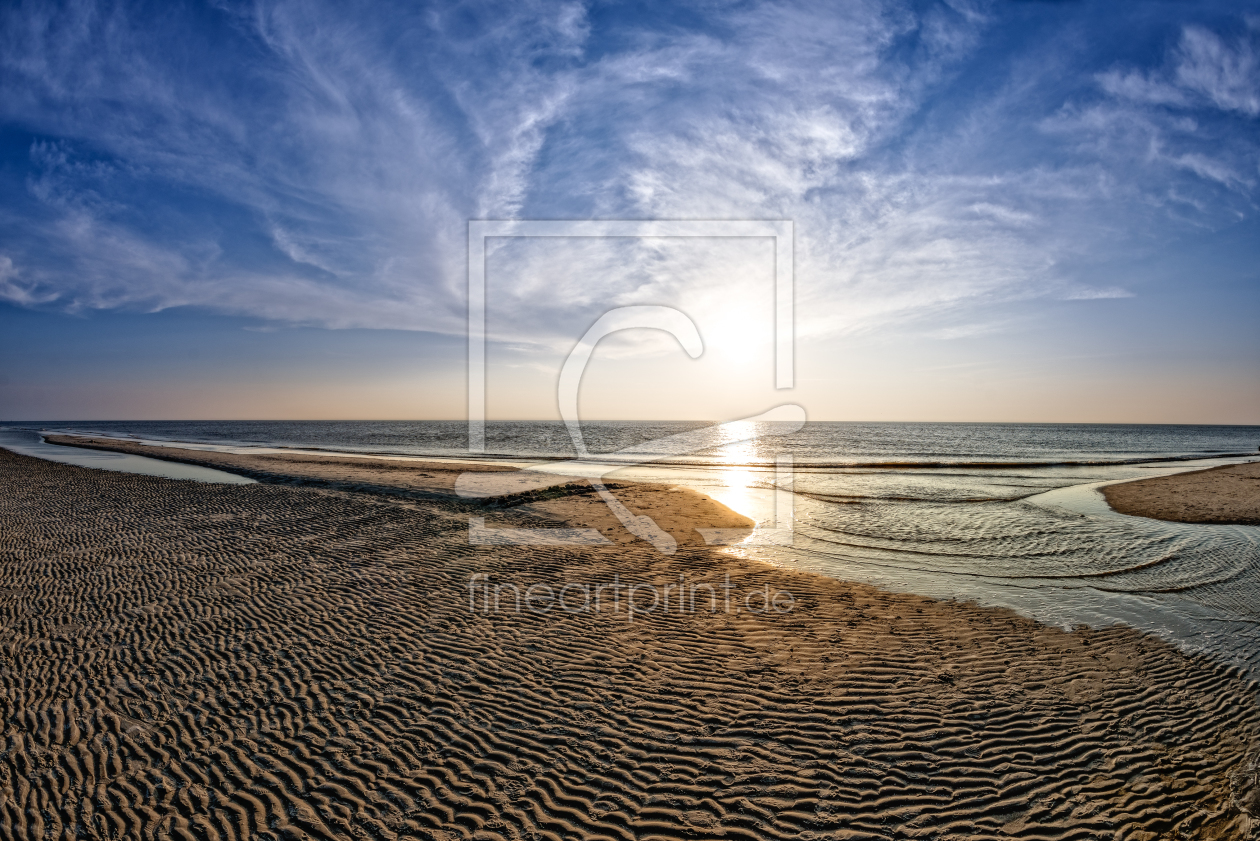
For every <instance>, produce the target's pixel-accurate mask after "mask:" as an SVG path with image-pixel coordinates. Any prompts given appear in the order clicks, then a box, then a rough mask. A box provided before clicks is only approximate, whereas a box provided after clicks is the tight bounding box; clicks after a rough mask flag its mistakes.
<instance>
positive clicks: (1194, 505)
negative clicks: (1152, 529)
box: [1101, 461, 1260, 526]
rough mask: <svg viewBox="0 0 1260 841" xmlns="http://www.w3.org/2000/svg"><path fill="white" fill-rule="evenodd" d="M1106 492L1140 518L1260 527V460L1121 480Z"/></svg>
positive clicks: (1117, 507)
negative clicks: (1125, 480)
mask: <svg viewBox="0 0 1260 841" xmlns="http://www.w3.org/2000/svg"><path fill="white" fill-rule="evenodd" d="M1101 490H1102V494H1103V496H1104V497H1105V498H1106V500H1107V504H1108V505H1110V506H1111V508H1112V509H1113V510H1115V511H1117V512H1119V513H1121V514H1128V515H1130V516H1134V517H1147V518H1149V519H1153V520H1164V521H1166V522H1177V523H1203V524H1212V525H1246V526H1257V525H1260V461H1253V462H1248V463H1246V464H1229V465H1223V466H1220V467H1211V468H1208V469H1206V470H1195V471H1191V472H1186V473H1177V474H1174V475H1172V476H1152V477H1151V478H1149V479H1137V480H1134V481H1130V482H1119V483H1116V484H1112V485H1107V486H1106V487H1104V488H1102V489H1101Z"/></svg>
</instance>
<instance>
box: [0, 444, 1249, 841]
mask: <svg viewBox="0 0 1260 841" xmlns="http://www.w3.org/2000/svg"><path fill="white" fill-rule="evenodd" d="M343 467H345V466H344V465H343ZM0 474H3V480H4V484H5V486H6V487H8V488H10V489H11V491H10V492H9V493H7V494H6V495H4V496H3V497H0V525H2V526H3V528H0V569H3V571H4V580H3V581H0V586H3V588H4V589H3V591H0V594H2V596H3V597H2V598H0V618H2V619H3V624H4V627H3V630H2V631H0V645H2V650H0V653H2V654H3V655H4V656H5V657H6V658H7V661H6V664H5V669H4V670H3V671H2V672H0V690H3V691H2V692H0V706H3V707H4V708H5V712H6V713H7V718H8V720H9V721H10V722H12V723H13V726H15V727H16V729H14V730H11V731H10V733H9V735H8V736H7V745H8V750H7V752H5V753H4V754H3V755H0V773H3V774H5V775H7V779H10V780H14V779H23V778H27V779H29V785H24V786H22V787H20V788H12V789H10V791H12V792H14V793H13V794H9V795H6V796H5V797H4V798H3V799H0V825H3V826H5V827H6V832H7V833H8V834H10V835H15V836H16V835H27V834H32V833H33V830H34V827H33V824H32V821H34V820H35V818H34V817H33V815H40V814H42V815H43V817H42V818H40V820H42V821H43V824H42V827H41V828H42V829H43V830H44V831H45V832H47V833H48V834H49V835H60V834H62V833H63V830H65V829H66V828H68V827H70V826H73V825H75V824H78V825H80V826H91V827H93V828H95V829H96V830H97V831H100V830H103V829H104V828H110V827H113V828H114V829H115V830H116V831H120V832H123V833H124V834H126V833H128V832H133V831H134V832H140V831H141V828H142V827H143V826H151V827H152V826H156V827H157V829H158V832H159V834H163V833H169V834H185V833H192V837H198V836H200V835H201V834H203V831H204V830H211V829H214V831H217V832H219V833H220V834H223V833H224V832H226V831H230V832H231V833H232V834H234V835H235V836H236V837H244V836H248V835H253V834H254V833H268V832H277V833H280V834H282V835H285V834H287V835H290V836H294V837H302V836H303V835H306V836H310V837H338V836H345V835H349V834H352V833H356V832H361V831H367V832H370V833H371V834H374V835H380V836H384V837H398V838H405V837H445V838H450V839H454V838H457V837H466V836H468V835H469V834H473V833H478V832H479V833H481V834H482V835H484V836H485V837H504V838H509V837H518V836H529V835H532V834H537V835H540V836H543V837H551V838H557V839H560V838H564V839H568V838H586V837H596V836H598V837H618V838H620V837H625V838H629V837H634V836H637V837H647V836H652V837H679V836H687V835H691V836H702V837H726V838H765V837H784V836H788V835H793V836H797V837H802V838H806V837H816V838H824V837H826V838H831V837H851V838H860V837H889V836H890V835H892V834H896V833H901V834H903V835H905V836H907V837H935V836H937V835H940V834H942V833H944V834H946V835H949V836H950V837H957V838H971V837H974V838H992V837H1001V836H1002V835H1004V834H1005V835H1029V834H1038V830H1039V828H1041V829H1045V830H1046V831H1050V832H1053V834H1063V833H1068V834H1071V833H1086V834H1097V835H1099V836H1102V837H1115V836H1116V835H1120V834H1123V835H1126V836H1132V837H1148V836H1145V835H1142V834H1141V833H1145V832H1154V833H1168V832H1172V831H1174V830H1175V831H1179V832H1181V833H1182V837H1188V838H1208V837H1239V838H1243V837H1247V836H1248V835H1249V833H1251V832H1252V831H1253V830H1254V829H1255V828H1257V827H1260V821H1257V820H1256V819H1255V817H1254V816H1256V815H1257V813H1260V800H1257V797H1258V796H1260V795H1257V793H1256V789H1255V785H1254V780H1253V779H1252V777H1253V776H1254V772H1253V771H1248V767H1249V763H1252V762H1253V761H1254V758H1255V757H1256V756H1257V754H1256V751H1257V748H1258V747H1260V708H1258V707H1257V703H1256V698H1255V689H1254V685H1246V684H1244V683H1243V682H1242V681H1241V680H1239V678H1238V676H1237V673H1236V672H1233V671H1231V670H1228V669H1226V668H1223V667H1221V666H1218V665H1216V664H1214V663H1211V662H1210V661H1207V660H1205V659H1203V658H1200V657H1192V656H1188V655H1185V654H1182V653H1181V652H1178V651H1177V650H1176V649H1174V648H1173V647H1172V646H1169V645H1167V644H1165V643H1162V642H1160V641H1159V640H1157V639H1155V638H1153V637H1150V636H1148V635H1144V634H1141V633H1139V632H1137V631H1135V630H1133V629H1130V628H1127V627H1123V626H1115V627H1110V628H1104V629H1097V630H1089V629H1081V630H1077V631H1075V632H1072V633H1068V632H1065V631H1063V630H1061V629H1057V628H1051V627H1047V626H1043V625H1038V624H1037V623H1035V622H1033V621H1031V620H1028V619H1024V618H1021V617H1019V616H1018V615H1016V614H1014V613H1012V612H1011V611H1007V610H1001V609H986V608H979V607H976V606H974V605H968V604H960V603H955V602H941V601H934V600H931V599H927V598H923V597H918V596H911V595H899V594H893V593H888V592H885V591H881V590H878V589H876V588H874V587H869V586H865V585H859V584H852V583H847V582H843V581H838V580H835V579H830V578H826V577H824V576H818V575H811V574H808V573H802V572H795V571H791V570H785V569H780V568H777V567H774V566H770V565H767V564H762V563H758V562H753V561H746V560H741V559H739V558H736V557H734V556H732V555H729V554H724V553H720V552H717V551H714V550H712V549H709V548H706V547H703V546H701V545H697V544H694V543H692V544H687V545H682V546H680V548H679V551H678V553H677V554H676V555H674V556H671V557H665V556H662V555H660V554H658V553H656V552H655V551H653V550H651V549H650V548H649V547H647V546H646V544H642V543H639V544H635V543H633V542H627V543H616V544H614V545H611V546H596V547H580V548H574V547H519V546H512V547H508V546H480V547H474V546H469V545H468V543H467V513H466V512H465V511H459V510H456V508H455V507H454V506H453V505H451V504H450V503H449V502H437V501H431V500H421V499H410V500H409V499H400V498H394V497H388V496H381V495H373V494H368V493H356V492H348V491H344V490H336V489H331V488H318V487H314V488H301V487H292V486H286V485H283V484H255V485H240V486H212V485H204V484H198V483H194V482H174V481H168V480H163V479H155V478H151V477H145V476H133V475H128V474H122V473H113V474H106V473H104V472H103V471H92V470H88V469H84V468H76V467H69V466H65V465H59V464H53V463H49V462H42V461H38V460H36V459H30V458H27V457H23V456H16V455H12V454H10V453H7V452H0ZM655 492H657V491H656V490H654V489H651V488H648V490H647V491H645V492H644V493H645V496H644V499H643V500H642V504H643V505H645V506H647V505H650V504H652V498H651V497H650V496H649V494H651V493H655ZM583 498H586V499H589V496H585V497H584V496H582V495H579V496H568V497H563V498H555V499H552V500H548V501H546V503H547V504H550V505H554V506H561V505H569V504H572V503H573V502H574V501H576V500H581V499H583ZM655 499H656V500H657V502H659V501H660V497H659V496H658V497H656V498H655ZM600 505H601V506H602V503H600ZM528 508H529V505H523V506H513V507H509V508H506V509H502V510H499V511H494V512H490V513H488V514H487V518H488V519H487V521H488V522H490V521H491V520H493V521H494V522H496V523H498V524H501V525H521V524H528V523H534V524H537V523H538V522H540V521H541V520H542V519H545V517H544V516H543V514H544V513H545V512H537V511H530V510H528ZM558 510H559V509H558ZM551 516H552V517H555V516H557V513H556V512H552V514H551ZM477 575H482V576H487V577H488V580H489V581H491V582H494V583H496V584H498V585H501V586H506V585H508V584H513V583H514V584H519V585H522V586H526V585H528V584H529V583H530V582H533V583H546V584H549V585H552V586H553V587H558V586H563V584H564V583H572V582H602V581H610V580H612V579H613V578H614V576H619V578H620V580H621V581H623V582H643V583H651V584H653V585H655V586H657V587H659V588H664V587H665V586H667V585H668V584H669V583H671V582H676V581H678V580H679V577H680V576H682V577H683V579H684V580H686V581H687V582H711V583H714V584H717V583H718V582H720V581H721V580H722V579H723V577H724V576H726V577H728V578H729V580H733V581H734V582H736V584H737V586H738V587H739V588H740V589H739V591H738V592H739V593H741V594H743V593H751V592H756V591H758V590H759V588H762V587H763V586H764V587H766V588H768V590H772V591H775V592H778V591H785V592H791V593H792V594H793V597H794V603H793V608H792V609H791V610H790V611H788V612H785V613H782V614H779V613H770V612H767V613H750V612H748V611H741V612H739V613H732V612H727V611H725V610H715V611H709V610H705V609H700V610H695V611H692V612H686V611H676V610H675V611H671V612H669V613H665V612H663V611H661V610H659V609H658V610H655V611H648V612H647V613H646V614H645V615H642V616H638V617H635V621H633V622H631V621H628V619H627V618H626V617H625V616H624V615H616V614H613V613H608V612H602V611H601V612H593V611H586V612H565V611H563V610H558V609H553V610H551V611H548V612H545V613H538V612H530V611H528V610H524V611H521V612H519V613H518V612H515V611H513V610H511V609H501V610H498V611H495V610H489V609H482V607H483V605H482V603H481V602H478V601H477V600H476V596H477V595H478V592H477V590H476V585H475V584H474V586H472V587H470V586H469V583H470V581H472V580H473V577H474V576H477ZM470 595H471V600H470ZM470 604H472V605H473V607H472V609H470ZM487 604H488V603H487ZM701 604H702V607H703V604H704V603H703V601H702V602H701ZM719 604H720V602H719ZM37 676H38V677H37ZM1205 710H1208V711H1211V714H1210V715H1207V716H1205V715H1204V711H1205ZM41 722H53V723H54V726H53V727H52V728H51V729H50V728H49V727H47V726H44V725H43V724H41ZM1249 757H1250V758H1249ZM32 767H47V768H48V769H49V770H48V771H47V772H39V773H35V774H34V775H30V774H29V773H28V771H29V769H30V768H32ZM89 793H90V794H89ZM36 804H41V805H40V806H39V807H38V808H37V807H36ZM242 804H248V805H247V806H246V808H244V809H241V808H240V807H241V805H242ZM40 810H43V811H42V812H41V811H40ZM1248 810H1249V811H1248ZM216 827H218V829H215V828H216ZM811 833H812V836H811ZM1152 837H1153V836H1152Z"/></svg>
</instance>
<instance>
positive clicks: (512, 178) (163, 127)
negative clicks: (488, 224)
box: [0, 0, 1260, 348]
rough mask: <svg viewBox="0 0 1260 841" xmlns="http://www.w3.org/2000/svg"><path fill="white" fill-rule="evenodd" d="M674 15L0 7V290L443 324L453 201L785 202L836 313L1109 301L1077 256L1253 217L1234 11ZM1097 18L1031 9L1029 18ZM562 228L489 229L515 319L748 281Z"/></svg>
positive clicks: (574, 210) (452, 303)
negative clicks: (1161, 25) (1078, 38)
mask: <svg viewBox="0 0 1260 841" xmlns="http://www.w3.org/2000/svg"><path fill="white" fill-rule="evenodd" d="M677 14H678V16H677V17H674V16H673V12H671V11H667V10H664V9H662V10H659V13H653V14H644V15H640V16H634V15H631V14H630V12H629V11H628V10H627V9H625V8H622V7H620V6H615V5H614V6H599V5H594V6H588V5H586V4H583V3H576V2H572V3H542V2H538V3H517V4H449V5H437V6H431V7H412V6H402V7H398V8H387V7H383V6H380V5H377V4H356V3H350V4H333V3H300V4H299V3H295V2H289V1H288V0H274V2H273V1H272V0H265V1H263V0H260V2H258V3H253V4H236V3H226V2H225V3H221V4H218V5H216V6H214V7H212V8H210V9H202V10H193V9H182V10H177V11H170V12H168V13H165V14H162V15H152V14H148V13H146V12H145V11H144V10H142V9H140V8H138V7H135V8H133V7H130V6H127V5H125V4H119V5H99V6H97V5H91V4H67V5H63V6H52V5H46V4H38V5H33V6H25V7H17V6H14V7H10V8H8V9H6V10H5V11H3V12H0V92H3V97H2V98H0V117H2V118H3V121H4V124H5V125H6V126H7V127H8V128H9V129H10V130H12V131H15V132H20V133H22V135H23V136H25V137H27V138H29V142H28V143H26V145H25V146H24V149H25V159H24V160H21V161H18V162H16V163H15V164H14V168H13V169H17V170H21V171H22V172H23V174H22V176H21V178H20V179H19V181H20V184H16V183H15V186H17V187H18V188H19V189H18V190H16V191H12V192H11V195H12V196H13V198H11V199H8V200H6V202H5V206H4V207H3V208H2V209H0V234H2V235H3V237H4V252H5V254H6V255H7V256H5V258H4V259H5V261H6V262H4V263H3V264H2V268H3V271H2V272H0V298H3V299H5V300H8V301H12V302H15V303H19V304H22V305H26V306H36V305H39V306H58V307H63V308H65V309H68V310H74V309H76V308H77V309H83V308H134V309H148V310H155V309H162V308H167V307H175V306H197V307H205V308H210V309H214V310H218V311H222V312H228V313H234V314H244V315H251V316H257V317H260V318H263V319H269V320H274V321H276V322H278V323H286V322H287V323H300V324H316V325H324V326H329V327H354V326H361V327H382V328H385V327H388V328H402V329H422V330H435V331H442V332H452V333H454V332H459V331H460V330H461V329H462V326H463V305H464V301H463V289H462V286H463V278H464V272H465V264H464V259H465V258H464V243H465V224H466V220H468V219H470V218H511V217H524V218H584V217H596V218H651V217H660V218H763V219H764V218H789V219H793V220H795V221H796V230H797V236H798V240H797V279H798V299H799V303H800V307H799V312H800V330H801V332H802V334H803V335H807V336H808V335H815V336H821V335H831V334H836V333H846V332H860V331H864V330H872V329H876V328H878V327H879V326H881V325H884V324H888V323H890V322H897V321H907V320H911V321H913V320H922V319H925V318H931V317H933V316H935V315H940V314H944V313H957V312H959V311H963V310H966V309H967V308H969V307H974V306H980V305H984V304H988V303H992V302H994V301H1004V300H1016V299H1027V298H1036V297H1054V298H1062V297H1065V296H1066V297H1076V298H1082V299H1087V298H1102V297H1119V296H1120V294H1121V293H1123V294H1129V293H1128V292H1124V290H1117V289H1111V288H1108V287H1106V286H1101V287H1100V286H1098V285H1096V284H1093V283H1090V282H1086V281H1083V280H1080V279H1078V278H1076V277H1075V276H1074V275H1073V271H1074V270H1075V269H1073V268H1072V267H1077V266H1080V265H1081V264H1082V263H1083V262H1084V261H1087V260H1088V259H1089V258H1090V256H1091V255H1092V256H1093V257H1094V258H1097V256H1098V255H1099V254H1108V255H1114V254H1115V253H1118V252H1121V251H1123V250H1124V249H1133V248H1140V247H1141V243H1142V242H1144V241H1147V240H1149V238H1150V237H1151V233H1152V230H1154V229H1155V228H1159V229H1160V230H1165V231H1176V230H1181V229H1183V228H1185V227H1186V226H1187V225H1212V224H1217V221H1218V220H1220V219H1223V218H1227V217H1228V218H1237V216H1238V214H1249V213H1253V212H1254V209H1255V207H1254V203H1255V189H1256V180H1257V177H1258V176H1260V172H1258V170H1257V144H1256V140H1255V137H1256V136H1255V133H1254V119H1255V117H1256V116H1257V114H1258V113H1260V99H1258V97H1260V93H1258V90H1260V88H1258V83H1257V72H1258V71H1257V54H1258V53H1257V44H1258V43H1260V41H1258V40H1257V38H1258V36H1257V24H1256V22H1255V21H1254V20H1251V19H1245V20H1243V21H1242V22H1241V23H1240V24H1239V26H1237V27H1235V31H1234V32H1233V33H1232V34H1228V33H1224V34H1223V33H1222V32H1221V31H1220V30H1218V29H1213V28H1212V27H1210V26H1208V25H1207V24H1204V23H1200V22H1195V21H1192V20H1190V21H1186V20H1178V19H1171V18H1170V19H1169V20H1168V21H1167V22H1166V24H1165V28H1166V29H1167V32H1168V33H1169V40H1168V47H1167V49H1166V50H1165V51H1164V52H1163V53H1162V54H1160V55H1155V56H1149V57H1148V60H1146V61H1145V62H1141V61H1137V60H1135V59H1128V60H1125V61H1122V62H1118V61H1117V60H1116V59H1115V57H1114V56H1112V55H1110V54H1108V53H1106V52H1105V51H1102V50H1099V49H1095V50H1094V51H1092V52H1090V51H1087V50H1086V48H1085V47H1079V46H1072V47H1071V49H1079V50H1085V51H1084V52H1081V53H1080V54H1078V55H1075V56H1074V57H1073V59H1072V61H1073V62H1074V64H1073V65H1072V66H1071V67H1068V66H1067V65H1066V64H1065V63H1064V62H1063V61H1060V62H1059V63H1057V64H1056V63H1052V62H1045V61H1039V60H1038V59H1037V58H1035V57H1030V56H1028V55H1025V54H1024V53H1025V52H1026V51H1025V50H1024V49H1023V47H1021V46H1020V44H1022V43H1024V42H1023V41H1021V40H1020V38H1017V37H1015V36H1016V35H1019V34H1020V31H1019V30H1018V27H1017V24H1018V25H1027V24H1019V21H1022V20H1025V18H1027V16H1028V15H1030V14H1032V13H1030V12H1026V11H1022V12H1019V14H1018V15H1017V14H1016V13H1015V12H1013V11H1012V10H1011V9H1010V8H1007V7H1003V6H994V5H991V4H985V3H974V4H972V3H964V2H954V3H949V4H945V3H942V4H924V5H918V4H916V5H913V6H911V5H909V4H902V3H898V2H875V0H867V1H866V2H855V3H846V4H831V3H809V2H797V3H774V2H763V3H753V4H746V5H741V6H739V7H738V8H735V9H733V10H729V11H725V12H721V11H718V10H717V9H716V8H710V7H706V6H697V7H694V8H690V9H686V10H677ZM1090 14H1092V12H1091V11H1090V10H1089V9H1088V8H1085V7H1080V8H1079V9H1077V8H1075V7H1074V8H1073V9H1067V8H1066V7H1065V8H1064V9H1063V10H1056V11H1055V12H1054V13H1053V14H1052V13H1050V12H1046V13H1045V16H1044V21H1043V22H1042V23H1040V24H1038V25H1039V26H1044V27H1046V31H1047V32H1048V33H1049V35H1048V36H1047V39H1042V40H1050V41H1052V40H1053V37H1052V36H1054V35H1055V32H1056V30H1054V27H1055V26H1059V25H1061V24H1059V23H1056V21H1062V20H1068V22H1069V24H1070V25H1071V26H1079V25H1081V24H1082V22H1083V18H1082V17H1080V16H1084V17H1088V15H1090ZM1019 15H1024V17H1022V18H1021V17H1019ZM1053 15H1060V16H1059V17H1054V16H1053ZM1064 15H1066V16H1067V17H1066V18H1064V17H1063V16H1064ZM1072 15H1076V16H1078V17H1077V18H1072V17H1071V16H1072ZM1017 18H1018V20H1017ZM1039 20H1040V19H1039ZM1085 22H1087V21H1085ZM1069 28H1070V27H1069ZM1068 40H1070V39H1067V38H1066V37H1065V38H1064V42H1066V41H1068ZM1060 46H1061V45H1060ZM1063 49H1068V48H1067V47H1063ZM1168 173H1174V174H1175V175H1176V178H1170V177H1169V175H1168ZM1178 179H1181V180H1178ZM1222 196H1227V197H1228V198H1226V199H1222V198H1221V197H1222ZM1161 226H1162V227H1161ZM555 245H556V244H555V243H552V244H543V245H539V244H534V245H530V244H517V245H512V246H503V247H502V248H500V249H498V250H496V251H494V252H493V255H496V256H493V259H494V260H497V261H498V262H495V263H492V264H491V266H492V270H493V271H492V282H493V281H494V278H495V277H498V278H499V279H500V281H501V282H502V284H503V288H502V289H501V290H500V294H501V298H500V302H501V303H500V307H499V309H500V317H499V318H498V320H497V321H496V322H495V323H496V325H497V327H496V329H497V330H498V335H499V336H500V337H501V338H503V339H504V340H506V341H513V342H520V343H524V344H525V345H529V344H530V343H533V344H534V345H536V346H538V347H544V348H555V347H558V346H559V344H560V343H561V342H562V341H564V337H566V336H567V337H569V338H570V340H571V338H572V334H573V331H574V330H580V329H581V326H583V325H584V324H588V323H589V321H590V320H591V318H592V317H593V315H594V314H596V313H597V312H598V310H599V309H600V308H601V307H607V306H610V305H614V304H621V303H641V302H653V303H672V304H677V305H683V306H686V307H692V308H697V309H703V310H706V311H714V308H715V307H716V308H718V309H720V308H721V307H722V306H726V305H727V303H729V301H731V300H746V301H750V302H755V301H758V300H760V299H759V298H758V297H757V296H758V295H760V294H761V293H760V291H759V290H761V289H762V288H763V287H764V283H765V268H766V259H767V258H766V255H765V253H764V249H760V248H759V247H758V246H756V245H755V244H753V245H747V246H745V245H734V244H731V243H707V244H706V243H693V244H681V243H668V242H640V243H577V244H575V243H569V244H567V245H565V248H566V249H568V250H563V249H561V250H559V251H558V250H556V248H555V247H553V246H555ZM495 271H497V272H498V274H497V275H495V274H494V272H495ZM1064 290H1069V291H1067V292H1065V291H1064ZM1070 290H1076V291H1070ZM750 306H757V305H756V304H750ZM492 315H493V313H492Z"/></svg>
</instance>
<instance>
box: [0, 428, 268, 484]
mask: <svg viewBox="0 0 1260 841" xmlns="http://www.w3.org/2000/svg"><path fill="white" fill-rule="evenodd" d="M0 447H3V448H4V449H6V450H11V451H12V452H15V453H20V454H22V455H25V456H34V457H36V458H42V459H45V460H47V461H56V462H60V463H61V464H73V465H77V466H79V467H95V468H97V469H99V470H117V471H119V472H122V473H141V474H144V475H145V476H163V477H165V478H167V479H192V480H194V481H197V482H214V483H219V484H224V485H249V484H253V482H254V480H253V479H246V478H245V477H244V476H236V475H234V474H232V473H225V472H223V471H222V470H214V469H212V468H209V467H198V466H197V465H194V464H177V463H176V462H173V461H162V460H160V459H156V458H146V457H145V456H133V455H129V454H127V453H109V452H105V451H104V450H85V449H83V448H81V447H61V446H57V445H56V444H49V443H46V442H45V441H44V439H43V438H42V437H40V435H39V434H38V433H37V432H33V431H31V430H29V429H12V428H4V427H0Z"/></svg>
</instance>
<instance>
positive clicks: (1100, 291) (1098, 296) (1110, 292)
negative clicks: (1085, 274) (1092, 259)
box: [1062, 286, 1133, 301]
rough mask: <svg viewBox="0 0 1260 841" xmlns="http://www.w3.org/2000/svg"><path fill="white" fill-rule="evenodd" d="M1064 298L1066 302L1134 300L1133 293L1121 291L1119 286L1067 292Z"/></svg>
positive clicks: (1125, 290)
mask: <svg viewBox="0 0 1260 841" xmlns="http://www.w3.org/2000/svg"><path fill="white" fill-rule="evenodd" d="M1062 297H1063V300H1065V301H1100V300H1107V299H1111V298H1132V297H1133V293H1132V292H1130V291H1129V290H1127V289H1121V288H1120V287H1119V286H1108V287H1105V288H1097V289H1089V288H1077V289H1071V290H1069V291H1067V292H1065V293H1064V294H1063V296H1062Z"/></svg>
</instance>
